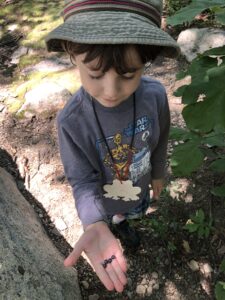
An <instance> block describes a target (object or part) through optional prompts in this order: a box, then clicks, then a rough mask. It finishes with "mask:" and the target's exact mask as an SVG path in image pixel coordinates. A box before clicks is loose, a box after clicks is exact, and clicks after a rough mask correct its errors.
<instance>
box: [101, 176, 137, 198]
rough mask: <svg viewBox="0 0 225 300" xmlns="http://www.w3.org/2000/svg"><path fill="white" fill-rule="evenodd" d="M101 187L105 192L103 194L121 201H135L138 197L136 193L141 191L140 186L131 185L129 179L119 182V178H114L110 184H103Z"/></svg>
mask: <svg viewBox="0 0 225 300" xmlns="http://www.w3.org/2000/svg"><path fill="white" fill-rule="evenodd" d="M103 189H104V191H105V192H106V194H104V196H105V197H106V198H112V199H114V200H123V201H136V200H138V199H139V197H138V194H140V192H141V188H140V187H137V186H133V183H132V181H131V180H126V181H121V182H120V180H118V179H114V180H113V183H112V184H106V185H104V186H103ZM121 198H122V199H121Z"/></svg>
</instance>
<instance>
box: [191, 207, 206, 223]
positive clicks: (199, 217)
mask: <svg viewBox="0 0 225 300" xmlns="http://www.w3.org/2000/svg"><path fill="white" fill-rule="evenodd" d="M191 219H192V220H193V221H194V222H195V223H199V224H201V223H203V222H204V219H205V213H204V211H203V210H202V209H199V210H197V211H196V213H195V215H192V216H191Z"/></svg>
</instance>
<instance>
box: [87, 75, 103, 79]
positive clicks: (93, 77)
mask: <svg viewBox="0 0 225 300" xmlns="http://www.w3.org/2000/svg"><path fill="white" fill-rule="evenodd" d="M89 77H90V78H91V79H100V78H102V77H103V75H100V76H93V75H89Z"/></svg>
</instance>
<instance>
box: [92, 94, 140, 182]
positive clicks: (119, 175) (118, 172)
mask: <svg viewBox="0 0 225 300" xmlns="http://www.w3.org/2000/svg"><path fill="white" fill-rule="evenodd" d="M91 102H92V107H93V111H94V114H95V118H96V121H97V124H98V127H99V130H100V132H101V135H102V138H103V140H104V143H105V145H106V148H107V150H108V153H109V155H110V158H111V160H112V163H113V168H114V170H115V172H116V176H117V178H118V179H119V180H120V182H122V181H124V180H127V178H128V173H129V167H130V165H131V162H132V156H133V152H132V148H133V142H134V136H135V119H136V100H135V93H134V94H133V132H132V138H131V142H130V145H129V149H128V153H127V162H126V165H125V167H124V168H123V169H124V175H122V174H121V172H120V171H119V169H118V168H117V165H116V163H115V159H114V157H113V154H112V151H111V150H110V147H109V144H108V142H107V139H106V137H105V134H104V132H103V129H102V126H101V123H100V121H99V118H98V115H97V112H96V108H95V104H94V100H93V98H92V97H91Z"/></svg>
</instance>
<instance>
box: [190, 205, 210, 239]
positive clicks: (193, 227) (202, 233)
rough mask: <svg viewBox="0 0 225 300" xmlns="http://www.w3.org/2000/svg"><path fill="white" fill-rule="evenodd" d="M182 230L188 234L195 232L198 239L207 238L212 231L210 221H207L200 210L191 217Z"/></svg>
mask: <svg viewBox="0 0 225 300" xmlns="http://www.w3.org/2000/svg"><path fill="white" fill-rule="evenodd" d="M184 229H186V230H188V231H189V232H190V233H193V232H196V233H197V234H198V237H199V238H202V237H206V238H207V237H208V236H209V234H210V231H211V229H212V219H209V220H207V219H206V217H205V214H204V211H203V210H202V209H199V210H197V211H196V212H195V215H191V219H189V220H188V221H187V223H186V225H185V226H184Z"/></svg>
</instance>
